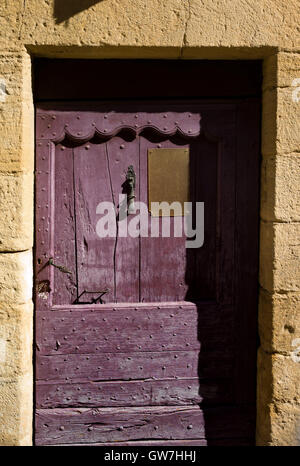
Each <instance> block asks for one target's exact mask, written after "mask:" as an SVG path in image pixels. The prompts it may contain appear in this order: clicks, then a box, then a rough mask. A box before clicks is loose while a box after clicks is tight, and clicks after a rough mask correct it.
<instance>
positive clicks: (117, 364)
mask: <svg viewBox="0 0 300 466" xmlns="http://www.w3.org/2000/svg"><path fill="white" fill-rule="evenodd" d="M36 361H37V369H36V378H37V380H45V381H49V380H55V381H59V380H60V381H62V380H64V381H66V382H69V381H70V380H73V381H80V380H93V381H97V380H99V381H100V380H133V379H139V380H140V379H151V378H152V379H153V378H154V379H155V378H156V379H161V378H162V377H171V378H180V377H197V376H199V375H200V376H202V377H208V376H211V377H228V376H229V375H230V373H231V372H232V364H233V360H232V355H231V354H230V353H227V354H226V352H225V351H224V352H217V351H216V352H214V353H211V354H208V355H203V356H201V355H200V356H199V352H198V351H176V352H175V351H174V352H171V351H164V352H139V353H138V352H135V353H101V354H98V355H97V354H96V355H95V354H90V355H86V354H69V355H60V354H58V355H53V356H43V355H39V354H37V358H36Z"/></svg>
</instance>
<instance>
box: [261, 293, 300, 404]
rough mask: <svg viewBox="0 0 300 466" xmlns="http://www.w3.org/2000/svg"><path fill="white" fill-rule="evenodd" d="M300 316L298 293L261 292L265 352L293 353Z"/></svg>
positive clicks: (299, 330) (299, 296)
mask: <svg viewBox="0 0 300 466" xmlns="http://www.w3.org/2000/svg"><path fill="white" fill-rule="evenodd" d="M299 314H300V295H299V294H298V293H286V294H279V293H275V294H271V293H269V292H267V291H265V290H261V293H260V306H259V336H260V343H261V347H262V348H263V350H264V351H266V352H268V353H273V352H277V353H282V354H285V355H289V354H290V353H291V351H292V349H293V341H294V340H295V339H297V338H300V328H299ZM299 346H300V345H299ZM299 367H300V366H299ZM299 401H300V400H299Z"/></svg>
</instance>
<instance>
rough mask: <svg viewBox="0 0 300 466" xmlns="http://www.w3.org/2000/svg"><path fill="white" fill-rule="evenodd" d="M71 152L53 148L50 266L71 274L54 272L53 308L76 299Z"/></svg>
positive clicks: (66, 149) (68, 149)
mask: <svg viewBox="0 0 300 466" xmlns="http://www.w3.org/2000/svg"><path fill="white" fill-rule="evenodd" d="M73 172H74V166H73V149H72V148H71V147H66V146H65V145H64V144H58V145H57V146H56V147H55V175H54V184H55V186H54V202H55V212H54V257H53V259H54V262H55V263H57V264H58V265H62V266H64V267H66V268H67V269H68V270H69V271H70V272H71V274H68V273H63V272H61V271H60V270H59V269H57V268H55V269H54V270H53V272H54V289H53V304H65V303H70V304H71V303H73V302H74V300H75V299H76V298H77V276H76V250H75V248H76V244H75V234H76V232H75V226H76V225H75V212H74V176H73V175H74V173H73Z"/></svg>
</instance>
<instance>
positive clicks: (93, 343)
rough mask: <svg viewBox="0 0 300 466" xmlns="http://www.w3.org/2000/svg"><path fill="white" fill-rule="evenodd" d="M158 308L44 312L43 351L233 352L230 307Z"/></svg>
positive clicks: (40, 328)
mask: <svg viewBox="0 0 300 466" xmlns="http://www.w3.org/2000/svg"><path fill="white" fill-rule="evenodd" d="M155 304H156V303H155ZM155 304H154V303H153V305H152V306H151V305H149V304H147V305H140V304H136V305H135V307H131V306H128V305H127V306H126V305H124V306H121V305H115V306H114V307H113V308H112V307H111V306H109V305H105V306H104V305H103V307H102V306H101V305H99V306H93V307H92V308H91V306H88V307H87V308H86V309H83V308H80V307H78V308H77V309H76V310H72V309H70V308H69V309H68V308H67V309H64V310H58V309H56V310H52V311H48V312H43V313H42V314H41V315H40V319H39V323H38V327H37V342H38V345H39V352H40V354H45V355H58V354H68V353H74V354H75V353H77V354H86V353H89V354H92V353H95V354H96V353H98V354H99V352H116V353H119V352H128V351H165V350H169V351H176V350H177V351H180V350H184V349H185V350H189V349H193V350H199V349H200V348H202V351H215V350H219V351H220V350H223V351H225V350H227V351H228V350H232V349H233V348H232V345H231V340H232V334H231V331H230V328H231V320H232V319H231V314H232V309H231V307H225V308H223V309H222V307H217V308H216V306H214V305H209V304H208V305H207V306H205V305H202V306H198V308H197V306H196V305H192V304H188V305H187V304H184V303H182V304H179V303H178V304H179V305H172V304H169V303H159V304H160V305H159V306H156V305H155ZM57 342H58V343H57ZM58 344H59V347H57V345H58Z"/></svg>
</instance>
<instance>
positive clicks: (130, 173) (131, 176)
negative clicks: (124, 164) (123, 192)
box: [126, 165, 136, 215]
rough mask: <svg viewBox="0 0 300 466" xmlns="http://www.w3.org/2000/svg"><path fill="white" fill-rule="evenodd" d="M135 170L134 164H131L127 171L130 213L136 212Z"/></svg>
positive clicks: (128, 208)
mask: <svg viewBox="0 0 300 466" xmlns="http://www.w3.org/2000/svg"><path fill="white" fill-rule="evenodd" d="M135 181H136V176H135V171H134V169H133V166H132V165H129V167H128V169H127V173H126V185H127V212H128V215H130V214H135V208H134V199H135Z"/></svg>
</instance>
